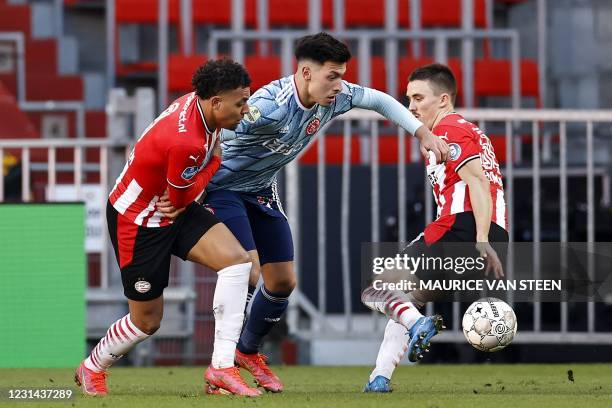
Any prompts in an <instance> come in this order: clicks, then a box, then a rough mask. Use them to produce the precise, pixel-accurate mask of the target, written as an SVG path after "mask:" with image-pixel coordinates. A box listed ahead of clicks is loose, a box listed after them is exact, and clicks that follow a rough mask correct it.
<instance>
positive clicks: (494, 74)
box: [474, 59, 539, 98]
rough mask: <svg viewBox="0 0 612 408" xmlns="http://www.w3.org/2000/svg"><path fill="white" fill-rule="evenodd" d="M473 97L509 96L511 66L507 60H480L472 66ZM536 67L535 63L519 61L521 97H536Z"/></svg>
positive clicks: (510, 92) (510, 90) (537, 94)
mask: <svg viewBox="0 0 612 408" xmlns="http://www.w3.org/2000/svg"><path fill="white" fill-rule="evenodd" d="M474 77H475V78H476V81H475V85H474V87H475V90H474V91H475V92H474V93H475V95H476V96H477V97H481V96H510V95H511V94H512V85H511V81H510V78H511V64H510V61H508V60H493V59H481V60H477V61H476V62H475V64H474ZM538 89H539V88H538V66H537V64H536V63H535V61H532V60H522V61H521V95H522V96H532V97H536V98H537V97H538V96H539V93H538Z"/></svg>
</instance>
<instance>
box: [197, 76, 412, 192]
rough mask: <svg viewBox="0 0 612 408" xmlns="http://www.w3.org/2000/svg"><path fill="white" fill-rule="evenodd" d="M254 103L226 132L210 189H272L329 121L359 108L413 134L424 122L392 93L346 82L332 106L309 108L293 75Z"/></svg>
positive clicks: (257, 95)
mask: <svg viewBox="0 0 612 408" xmlns="http://www.w3.org/2000/svg"><path fill="white" fill-rule="evenodd" d="M248 103H249V105H250V111H249V113H248V114H246V115H245V117H244V119H243V120H242V122H241V123H240V125H238V128H237V129H236V130H235V131H228V130H223V133H222V135H221V140H222V141H223V143H222V145H221V146H222V151H223V156H222V163H221V167H220V168H219V170H218V171H217V173H216V174H215V176H214V177H213V179H212V181H211V182H210V183H209V184H208V187H207V190H209V191H214V190H219V189H226V190H232V191H238V192H245V193H255V192H259V191H261V190H264V189H267V188H268V187H270V186H271V185H272V184H273V183H274V182H275V180H276V174H277V173H278V171H279V170H280V169H281V168H283V166H284V165H286V164H287V163H289V162H290V161H292V160H293V159H294V158H295V157H296V156H297V155H298V154H299V153H300V151H302V150H303V149H304V148H305V147H306V146H307V145H308V143H309V142H310V141H311V140H312V138H313V137H314V136H315V134H316V133H317V131H318V130H319V129H320V128H321V127H322V126H323V125H325V124H326V123H327V122H329V121H331V120H332V119H333V118H335V117H336V116H338V115H341V114H343V113H345V112H348V111H349V110H351V109H353V108H364V109H370V110H374V111H377V112H379V113H380V114H381V115H383V116H385V117H386V118H387V119H389V120H391V121H393V122H394V123H396V124H397V125H399V126H401V127H402V128H404V129H405V130H406V131H407V132H409V133H411V134H414V132H415V131H416V129H417V128H419V127H420V126H421V125H422V124H421V122H419V121H418V120H417V119H415V118H414V116H413V115H412V114H411V113H410V111H408V110H407V109H406V108H405V107H404V106H403V105H402V104H400V103H399V102H398V101H396V100H395V99H393V98H392V97H391V96H389V95H387V94H385V93H382V92H379V91H377V90H374V89H370V88H365V87H362V86H359V85H355V84H351V83H349V82H346V81H343V85H342V91H341V92H340V93H339V94H338V95H336V98H335V100H334V102H333V103H332V104H331V105H329V106H321V105H318V104H317V105H315V106H313V107H312V108H310V109H308V108H306V107H304V106H303V105H302V103H301V102H300V99H299V96H298V92H297V88H296V85H295V81H294V79H293V75H291V76H288V77H285V78H281V79H279V80H277V81H273V82H271V83H269V84H268V85H266V86H264V87H262V88H260V89H258V90H257V91H256V92H255V93H254V94H253V95H251V97H250V98H249V101H248Z"/></svg>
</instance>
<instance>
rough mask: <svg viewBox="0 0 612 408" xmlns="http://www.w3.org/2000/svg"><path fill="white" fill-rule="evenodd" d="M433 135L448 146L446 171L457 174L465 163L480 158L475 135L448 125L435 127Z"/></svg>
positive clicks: (478, 145)
mask: <svg viewBox="0 0 612 408" xmlns="http://www.w3.org/2000/svg"><path fill="white" fill-rule="evenodd" d="M433 133H434V134H435V135H437V136H438V137H440V138H441V139H443V140H444V141H445V142H446V143H447V144H448V148H449V156H448V160H447V161H446V169H447V170H449V171H451V172H458V171H459V170H460V169H461V167H463V166H465V164H466V163H468V162H470V161H471V160H474V159H478V158H480V144H479V141H478V139H477V137H476V135H475V134H473V133H471V132H468V131H467V130H465V129H462V128H460V127H457V126H448V125H441V126H436V127H435V128H434V131H433Z"/></svg>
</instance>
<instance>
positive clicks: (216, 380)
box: [204, 366, 261, 397]
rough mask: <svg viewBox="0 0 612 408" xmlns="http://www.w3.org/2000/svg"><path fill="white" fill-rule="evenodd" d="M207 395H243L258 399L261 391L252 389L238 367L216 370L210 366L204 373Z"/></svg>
mask: <svg viewBox="0 0 612 408" xmlns="http://www.w3.org/2000/svg"><path fill="white" fill-rule="evenodd" d="M204 380H205V381H206V386H205V391H206V393H207V394H225V395H232V394H233V395H242V396H244V397H257V396H259V395H261V391H259V390H258V389H257V388H251V387H249V386H248V385H247V383H246V382H244V379H243V378H242V377H241V376H240V370H239V369H238V367H228V368H214V367H213V366H209V367H208V368H207V369H206V372H205V373H204Z"/></svg>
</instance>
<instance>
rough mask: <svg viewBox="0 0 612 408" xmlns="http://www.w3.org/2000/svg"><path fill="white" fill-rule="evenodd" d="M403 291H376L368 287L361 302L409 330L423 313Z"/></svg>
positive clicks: (362, 295)
mask: <svg viewBox="0 0 612 408" xmlns="http://www.w3.org/2000/svg"><path fill="white" fill-rule="evenodd" d="M409 299H410V298H409V297H408V295H407V294H405V293H404V292H401V291H393V292H391V291H388V290H375V289H374V288H373V287H372V286H370V287H368V288H367V289H366V290H364V291H363V293H362V294H361V301H362V302H363V304H364V305H366V306H367V307H368V308H370V309H372V310H376V311H377V312H380V313H382V314H384V315H386V316H387V317H389V318H390V319H393V320H395V321H396V322H397V323H400V324H401V325H403V326H404V327H405V328H406V329H407V330H409V329H410V328H411V327H412V326H413V325H414V324H415V323H416V321H417V320H419V318H421V317H423V315H422V314H421V312H419V310H418V309H417V308H416V306H415V305H414V304H413V303H412V302H411V301H410V300H409Z"/></svg>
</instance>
